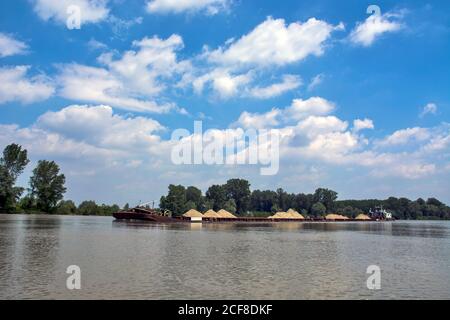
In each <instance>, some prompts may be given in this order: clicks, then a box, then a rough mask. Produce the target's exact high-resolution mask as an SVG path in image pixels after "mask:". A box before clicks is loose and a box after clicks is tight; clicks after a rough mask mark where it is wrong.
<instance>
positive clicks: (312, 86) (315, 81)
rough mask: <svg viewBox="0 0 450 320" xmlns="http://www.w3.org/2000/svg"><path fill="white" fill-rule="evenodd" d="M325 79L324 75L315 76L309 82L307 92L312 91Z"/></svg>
mask: <svg viewBox="0 0 450 320" xmlns="http://www.w3.org/2000/svg"><path fill="white" fill-rule="evenodd" d="M324 79H325V75H324V74H322V73H321V74H318V75H316V76H315V77H314V78H312V79H311V82H310V83H309V85H308V91H312V90H314V89H315V88H316V87H318V86H319V85H320V84H321V83H322V82H323V80H324Z"/></svg>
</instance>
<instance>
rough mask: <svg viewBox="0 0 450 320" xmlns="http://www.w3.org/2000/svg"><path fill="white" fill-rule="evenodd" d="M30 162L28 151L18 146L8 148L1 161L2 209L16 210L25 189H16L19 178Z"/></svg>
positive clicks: (0, 189)
mask: <svg viewBox="0 0 450 320" xmlns="http://www.w3.org/2000/svg"><path fill="white" fill-rule="evenodd" d="M29 162H30V160H28V156H27V150H25V149H22V147H21V146H19V145H17V144H11V145H9V146H7V147H6V148H5V149H4V151H3V157H2V158H1V159H0V209H3V210H7V211H10V210H11V209H13V208H14V206H15V204H16V202H17V200H18V199H19V198H20V195H21V194H22V193H23V191H24V189H23V188H20V187H16V186H15V184H16V181H17V178H18V176H19V175H20V174H21V173H22V172H23V170H24V169H25V167H26V166H27V164H28V163H29Z"/></svg>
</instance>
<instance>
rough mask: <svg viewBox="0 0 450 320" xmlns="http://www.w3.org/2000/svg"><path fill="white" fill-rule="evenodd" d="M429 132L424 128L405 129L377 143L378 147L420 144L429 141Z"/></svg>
mask: <svg viewBox="0 0 450 320" xmlns="http://www.w3.org/2000/svg"><path fill="white" fill-rule="evenodd" d="M430 137H431V134H430V131H429V130H428V129H426V128H419V127H416V128H407V129H403V130H398V131H395V132H394V133H393V134H391V135H389V136H388V137H386V138H385V139H383V140H381V141H378V142H377V144H378V145H379V146H399V145H405V144H408V143H411V142H422V141H426V140H428V139H430Z"/></svg>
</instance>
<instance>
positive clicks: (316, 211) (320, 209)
mask: <svg viewBox="0 0 450 320" xmlns="http://www.w3.org/2000/svg"><path fill="white" fill-rule="evenodd" d="M311 213H312V214H313V215H314V216H316V217H321V216H324V215H325V214H326V213H327V208H326V207H325V205H324V204H323V203H322V202H317V203H315V204H314V205H313V206H312V207H311Z"/></svg>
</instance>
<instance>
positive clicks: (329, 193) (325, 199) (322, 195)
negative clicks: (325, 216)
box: [313, 188, 338, 212]
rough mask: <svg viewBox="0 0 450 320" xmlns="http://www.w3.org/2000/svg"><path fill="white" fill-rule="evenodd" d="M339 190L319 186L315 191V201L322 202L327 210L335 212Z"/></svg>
mask: <svg viewBox="0 0 450 320" xmlns="http://www.w3.org/2000/svg"><path fill="white" fill-rule="evenodd" d="M337 195H338V194H337V192H335V191H333V190H330V189H324V188H319V189H317V190H316V192H315V193H314V198H313V200H314V203H317V202H321V203H322V204H323V205H324V206H325V208H326V211H327V212H333V210H335V201H336V200H337Z"/></svg>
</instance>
